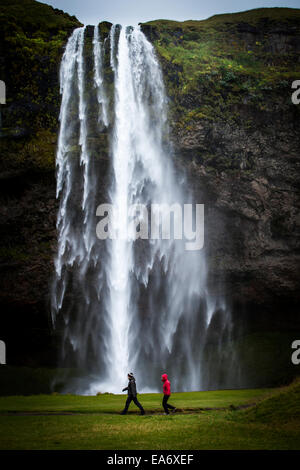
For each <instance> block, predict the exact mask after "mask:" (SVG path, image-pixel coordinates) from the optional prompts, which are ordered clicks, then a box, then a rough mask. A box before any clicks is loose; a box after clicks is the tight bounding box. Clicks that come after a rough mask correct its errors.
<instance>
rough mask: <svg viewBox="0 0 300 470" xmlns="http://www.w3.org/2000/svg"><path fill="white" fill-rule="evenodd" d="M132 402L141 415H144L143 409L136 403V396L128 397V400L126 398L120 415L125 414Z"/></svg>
mask: <svg viewBox="0 0 300 470" xmlns="http://www.w3.org/2000/svg"><path fill="white" fill-rule="evenodd" d="M132 401H133V403H134V404H135V405H136V406H137V407H138V408H139V409H140V410H141V413H142V414H144V413H145V411H144V408H143V407H142V405H141V404H140V402H139V401H138V399H137V397H136V396H135V397H134V396H133V395H128V398H127V400H126V403H125V408H124V410H123V411H122V414H124V415H125V414H126V413H127V411H128V408H129V405H130V403H131V402H132Z"/></svg>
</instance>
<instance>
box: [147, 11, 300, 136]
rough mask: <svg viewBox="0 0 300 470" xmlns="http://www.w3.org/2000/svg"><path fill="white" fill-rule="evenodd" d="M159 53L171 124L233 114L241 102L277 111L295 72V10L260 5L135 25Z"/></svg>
mask: <svg viewBox="0 0 300 470" xmlns="http://www.w3.org/2000/svg"><path fill="white" fill-rule="evenodd" d="M142 28H143V30H144V31H145V33H146V34H147V36H148V37H149V38H150V39H151V40H152V41H153V43H154V45H155V47H156V49H157V51H158V54H159V57H160V59H161V62H162V65H163V68H164V73H165V78H166V86H167V89H168V94H169V97H170V105H171V112H172V118H173V121H174V122H175V123H176V127H177V130H179V129H180V128H182V129H183V128H184V129H187V128H189V127H190V128H191V129H192V128H193V126H195V122H201V121H202V122H205V121H212V120H214V121H216V120H223V121H224V120H226V121H227V122H229V123H230V122H233V123H234V122H238V123H239V124H242V125H243V126H245V127H250V128H251V126H252V127H253V125H255V119H253V117H251V116H248V117H247V119H246V120H241V119H240V117H241V116H240V113H239V111H240V105H247V106H248V107H251V106H252V107H253V108H255V109H257V110H258V111H265V110H266V111H267V110H270V107H271V108H273V110H274V109H278V107H280V106H282V104H283V103H284V102H285V104H286V106H289V107H292V103H291V100H290V95H291V83H292V81H293V80H295V79H298V78H299V76H300V63H299V60H298V54H299V50H300V46H299V37H300V10H298V9H289V8H262V9H257V10H250V11H246V12H242V13H234V14H224V15H216V16H213V17H211V18H209V19H207V20H203V21H185V22H182V23H180V22H176V21H167V20H158V21H151V22H149V23H145V24H143V25H142Z"/></svg>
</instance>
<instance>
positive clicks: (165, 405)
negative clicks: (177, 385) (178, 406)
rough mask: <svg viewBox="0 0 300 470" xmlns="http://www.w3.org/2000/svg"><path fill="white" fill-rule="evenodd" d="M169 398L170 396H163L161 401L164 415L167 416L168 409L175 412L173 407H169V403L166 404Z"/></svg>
mask: <svg viewBox="0 0 300 470" xmlns="http://www.w3.org/2000/svg"><path fill="white" fill-rule="evenodd" d="M169 398H170V395H164V398H163V401H162V405H163V407H164V410H165V413H167V415H168V414H169V409H170V410H175V406H172V405H169V403H167V401H168V400H169Z"/></svg>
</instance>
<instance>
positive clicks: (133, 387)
mask: <svg viewBox="0 0 300 470" xmlns="http://www.w3.org/2000/svg"><path fill="white" fill-rule="evenodd" d="M125 390H128V396H131V397H136V384H135V379H130V380H129V382H128V387H126V388H123V392H125Z"/></svg>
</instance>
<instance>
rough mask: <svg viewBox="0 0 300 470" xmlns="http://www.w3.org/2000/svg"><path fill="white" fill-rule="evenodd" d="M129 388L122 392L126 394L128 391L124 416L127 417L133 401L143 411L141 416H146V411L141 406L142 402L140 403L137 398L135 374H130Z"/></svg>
mask: <svg viewBox="0 0 300 470" xmlns="http://www.w3.org/2000/svg"><path fill="white" fill-rule="evenodd" d="M128 380H129V382H128V386H127V387H125V388H123V390H122V392H125V390H127V391H128V397H127V400H126V403H125V408H124V410H123V411H122V413H121V414H122V415H126V413H127V411H128V408H129V405H130V403H131V401H133V403H134V404H135V405H136V406H137V407H138V408H139V409H140V410H141V415H144V414H145V410H144V408H143V407H142V405H141V404H140V402H139V401H138V399H137V397H136V395H137V394H136V383H135V378H134V376H133V373H132V372H130V373H129V374H128Z"/></svg>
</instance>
